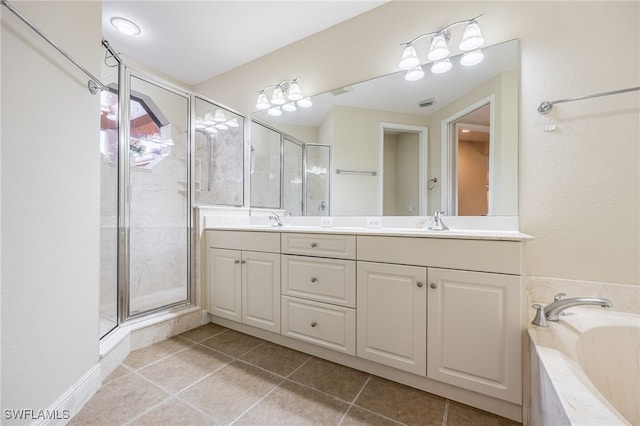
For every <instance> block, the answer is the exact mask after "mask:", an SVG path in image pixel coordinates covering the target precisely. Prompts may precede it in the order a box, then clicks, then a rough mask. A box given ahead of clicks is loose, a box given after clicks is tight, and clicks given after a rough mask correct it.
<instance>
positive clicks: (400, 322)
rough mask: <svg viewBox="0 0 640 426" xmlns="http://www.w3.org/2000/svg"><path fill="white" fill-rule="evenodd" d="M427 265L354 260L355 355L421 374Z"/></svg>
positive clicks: (424, 356) (425, 319) (423, 369)
mask: <svg viewBox="0 0 640 426" xmlns="http://www.w3.org/2000/svg"><path fill="white" fill-rule="evenodd" d="M426 280H427V268H425V267H419V266H406V265H392V264H386V263H373V262H358V280H357V282H358V315H357V324H358V338H357V340H358V344H357V355H358V357H360V358H365V359H368V360H371V361H376V362H379V363H382V364H385V365H388V366H391V367H395V368H398V369H400V370H405V371H408V372H410V373H415V374H419V375H421V376H424V375H425V374H426V346H427V285H426Z"/></svg>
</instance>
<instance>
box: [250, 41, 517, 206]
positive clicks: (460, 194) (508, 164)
mask: <svg viewBox="0 0 640 426" xmlns="http://www.w3.org/2000/svg"><path fill="white" fill-rule="evenodd" d="M482 50H483V53H484V61H483V62H481V63H480V64H478V65H476V66H473V67H464V66H461V65H460V64H459V62H458V58H455V57H454V58H452V63H453V68H452V69H451V70H450V71H449V72H447V73H444V74H431V73H430V72H429V71H428V67H425V69H426V74H427V75H426V76H425V77H424V78H423V79H421V80H418V81H407V80H405V78H404V72H398V73H394V74H389V75H385V76H382V77H379V78H375V79H372V80H369V81H365V82H361V83H357V84H352V85H349V86H345V87H341V88H337V89H335V90H332V91H330V92H326V93H322V94H319V95H316V96H313V97H312V98H311V100H312V102H313V106H312V107H311V108H307V109H298V110H297V111H294V112H290V113H283V114H282V115H281V116H277V117H274V116H270V115H269V114H268V113H267V112H266V111H260V112H256V113H254V114H252V118H253V119H254V120H257V121H259V122H261V123H266V124H267V125H268V126H270V127H272V128H274V129H277V130H278V131H280V132H282V133H283V134H286V135H288V136H290V137H291V138H293V139H295V140H298V141H302V142H303V143H305V144H321V145H326V146H330V147H331V149H330V152H331V162H330V163H331V169H330V170H329V171H328V173H327V175H328V176H327V179H328V181H329V186H330V189H329V194H330V199H329V200H328V203H327V206H329V209H330V210H329V212H328V214H330V215H332V216H345V215H346V216H353V215H358V216H369V215H401V216H411V215H432V214H433V213H434V212H435V211H436V210H444V211H445V214H447V215H473V216H484V215H503V216H504V215H506V216H513V215H517V214H518V193H517V188H518V86H519V63H520V55H519V47H518V40H511V41H508V42H504V43H500V44H496V45H493V46H489V47H485V48H483V49H482ZM252 139H253V135H252ZM416 155H417V156H418V158H416ZM251 185H252V187H253V185H259V183H257V182H254V179H253V177H252V179H251ZM252 193H253V191H252ZM252 204H253V203H252ZM298 211H299V210H298ZM314 211H315V212H316V213H315V214H318V210H317V209H311V210H309V211H308V212H306V214H309V215H313V214H314ZM287 213H291V214H294V215H295V214H297V211H291V212H287ZM320 214H327V212H326V210H325V211H322V213H320Z"/></svg>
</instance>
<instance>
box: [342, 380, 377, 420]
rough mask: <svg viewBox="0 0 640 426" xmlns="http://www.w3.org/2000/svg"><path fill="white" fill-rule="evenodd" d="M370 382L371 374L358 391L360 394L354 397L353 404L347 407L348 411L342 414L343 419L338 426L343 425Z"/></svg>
mask: <svg viewBox="0 0 640 426" xmlns="http://www.w3.org/2000/svg"><path fill="white" fill-rule="evenodd" d="M370 380H371V374H369V375H368V376H367V380H365V381H364V383H363V384H362V386H361V387H360V390H359V391H358V393H356V396H354V397H353V399H352V400H351V403H350V404H349V406H348V407H347V411H345V412H344V413H343V414H342V417H340V420H339V421H338V426H340V425H341V424H342V422H343V421H344V419H345V418H346V417H347V414H349V411H351V409H352V408H353V404H354V403H355V402H356V400H357V399H358V397H360V394H361V393H362V392H363V391H364V388H365V387H367V385H368V384H369V381H370Z"/></svg>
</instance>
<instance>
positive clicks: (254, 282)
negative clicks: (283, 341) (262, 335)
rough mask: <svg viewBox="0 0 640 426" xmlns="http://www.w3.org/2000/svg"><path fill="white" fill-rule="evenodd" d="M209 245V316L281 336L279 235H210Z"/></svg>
mask: <svg viewBox="0 0 640 426" xmlns="http://www.w3.org/2000/svg"><path fill="white" fill-rule="evenodd" d="M274 237H275V238H274ZM207 245H208V248H207V256H208V259H207V268H208V271H207V277H208V284H209V285H208V291H209V313H211V314H212V315H216V316H219V317H222V318H226V319H230V320H233V321H237V322H242V323H244V324H247V325H251V326H254V327H258V328H261V329H264V330H268V331H272V332H275V333H279V332H280V241H279V235H278V234H259V233H249V232H240V231H208V235H207ZM254 250H261V251H254Z"/></svg>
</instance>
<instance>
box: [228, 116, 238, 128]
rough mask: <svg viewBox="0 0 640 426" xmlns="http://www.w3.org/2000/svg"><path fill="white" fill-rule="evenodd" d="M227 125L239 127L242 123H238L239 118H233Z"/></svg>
mask: <svg viewBox="0 0 640 426" xmlns="http://www.w3.org/2000/svg"><path fill="white" fill-rule="evenodd" d="M227 126H229V127H239V126H240V125H239V124H238V119H237V118H232V119H231V120H229V121H227Z"/></svg>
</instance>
